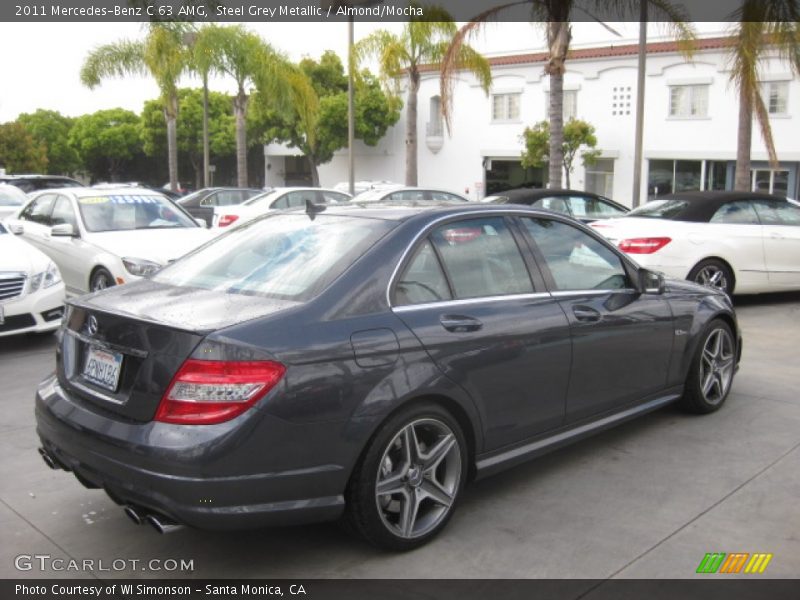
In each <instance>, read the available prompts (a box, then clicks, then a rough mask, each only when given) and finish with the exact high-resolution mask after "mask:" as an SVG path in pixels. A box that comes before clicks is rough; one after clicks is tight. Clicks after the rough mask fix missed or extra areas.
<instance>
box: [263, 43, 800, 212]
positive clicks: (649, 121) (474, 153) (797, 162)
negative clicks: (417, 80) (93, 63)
mask: <svg viewBox="0 0 800 600" xmlns="http://www.w3.org/2000/svg"><path fill="white" fill-rule="evenodd" d="M729 44H730V40H729V39H728V38H707V39H702V40H699V41H698V43H697V51H696V52H695V54H694V56H693V58H692V60H691V61H687V60H686V59H685V58H684V57H683V56H682V55H681V54H680V53H679V52H678V51H677V47H676V44H675V43H673V42H654V43H650V44H649V45H648V57H647V70H646V88H645V115H644V123H645V130H644V163H643V167H642V181H643V185H642V197H641V201H642V202H644V201H645V200H646V198H647V197H648V195H649V196H650V197H652V196H653V195H654V194H659V195H661V194H665V193H669V192H670V191H673V190H674V191H679V190H690V189H692V190H696V189H731V188H732V187H733V174H734V165H735V159H736V132H737V121H738V102H737V94H736V92H735V89H734V88H733V86H732V84H730V83H729V71H728V59H727V53H726V49H727V47H728V45H729ZM637 52H638V47H637V45H636V44H625V45H616V46H602V47H593V48H582V49H575V50H573V51H572V53H571V56H570V58H569V60H568V61H567V73H566V75H565V78H564V90H565V98H564V105H565V118H569V117H572V116H575V117H577V118H580V119H583V120H586V121H588V122H590V123H591V124H593V125H594V126H595V128H596V135H597V139H598V147H599V148H600V149H602V158H601V160H599V161H598V162H597V164H596V165H595V166H593V167H590V168H589V169H586V170H585V169H584V168H583V166H582V165H580V164H577V165H576V166H575V168H574V170H573V173H572V187H574V188H577V189H586V190H590V191H594V192H597V193H600V194H604V195H608V196H610V197H612V198H614V199H615V200H617V201H619V202H622V203H623V204H627V205H630V204H631V194H632V188H633V153H634V125H635V102H636V73H637V71H636V69H637ZM545 58H546V57H545V53H530V54H520V55H509V56H495V57H491V58H490V63H491V65H492V74H493V83H492V88H491V92H490V95H489V96H488V97H487V96H486V94H484V92H483V90H481V89H480V87H479V85H478V83H477V81H476V80H475V78H474V77H472V76H471V75H470V74H467V73H462V74H461V77H460V78H459V79H458V81H457V83H456V85H455V88H454V89H455V93H454V98H455V103H454V112H453V119H452V123H453V128H452V134H451V135H448V134H447V132H446V131H444V130H443V125H442V119H441V113H440V102H439V76H438V71H430V72H428V73H426V74H425V76H424V77H423V80H422V83H421V86H420V90H419V101H418V104H419V120H418V124H417V126H418V130H419V167H418V168H419V183H420V185H424V186H431V187H434V186H435V187H441V188H446V189H451V190H454V191H460V192H464V193H467V194H468V195H469V196H470V197H471V198H472V199H476V200H477V199H479V198H481V197H483V196H485V195H487V194H490V193H492V192H494V191H497V190H500V189H506V188H508V187H514V186H518V185H522V184H526V185H533V186H536V187H542V186H544V185H546V181H545V179H544V178H545V177H546V169H527V170H525V169H522V167H521V166H520V159H519V157H520V153H521V151H522V142H521V140H520V135H521V133H522V131H523V129H524V128H525V127H526V126H529V125H533V124H534V123H536V122H538V121H541V120H544V119H546V118H547V93H548V88H549V82H548V77H547V76H546V75H545V73H544V68H543V67H544V64H545ZM763 73H764V76H763V90H764V91H763V93H764V99H765V101H766V104H767V107H768V110H769V112H770V118H771V123H772V131H773V136H774V139H775V146H776V148H777V151H778V157H779V159H780V167H779V169H777V170H772V169H770V167H769V164H768V162H767V153H766V149H765V147H764V144H763V142H762V140H761V137H760V132H759V129H758V126H757V125H756V124H755V123H754V128H753V147H752V153H751V156H752V161H753V164H752V168H753V175H752V181H753V186H754V189H759V190H765V191H770V192H775V193H781V194H788V195H789V196H790V197H792V196H793V197H798V196H800V194H799V193H798V191H799V190H798V188H799V186H800V183H799V182H798V179H799V178H798V174H799V169H798V167H799V166H800V81H798V79H796V78H793V77H792V74H791V71H790V68H789V65H788V64H786V63H782V62H780V61H779V60H777V58H770V59H768V60H767V61H766V63H765V65H764V68H763ZM404 139H405V118H404V115H403V116H401V118H400V120H399V121H398V123H397V125H395V126H394V127H393V128H392V129H391V130H390V131H389V133H388V134H387V135H386V137H385V138H384V139H383V140H382V141H381V143H380V144H379V145H378V146H377V147H375V148H368V147H366V146H364V145H363V144H361V143H358V144H357V146H356V179H373V180H391V181H397V182H401V183H402V182H403V179H404V170H405V144H404ZM268 148H273V149H274V148H275V147H273V146H268V147H267V149H268ZM267 149H265V153H266V154H268V156H267V158H266V161H267V164H270V169H271V172H270V173H268V175H267V180H268V184H270V185H279V184H282V181H281V180H280V178H279V175H280V172H281V163H282V162H283V161H284V160H285V159H284V158H283V157H282V156H277V155H274V154H273V155H269V154H270V152H269V150H267ZM289 160H291V161H292V164H293V165H295V166H296V162H297V159H289ZM576 162H578V163H579V162H580V161H579V160H576ZM283 172H286V170H285V169H283ZM320 179H321V183H322V185H324V186H329V185H334V184H335V183H337V182H340V181H346V180H347V152H346V150H343V151H340V152H338V153H337V155H336V156H335V157H334V159H333V160H332V161H331V162H330V163H328V164H326V165H322V166H321V167H320ZM644 183H646V184H647V185H644Z"/></svg>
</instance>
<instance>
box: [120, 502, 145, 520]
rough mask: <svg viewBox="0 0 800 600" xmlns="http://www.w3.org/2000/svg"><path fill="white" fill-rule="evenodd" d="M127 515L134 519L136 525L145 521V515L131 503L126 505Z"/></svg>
mask: <svg viewBox="0 0 800 600" xmlns="http://www.w3.org/2000/svg"><path fill="white" fill-rule="evenodd" d="M123 510H124V512H125V515H126V516H127V517H128V518H129V519H130V520H131V521H133V522H134V523H135V524H136V525H141V524H142V523H144V517H143V516H142V515H141V513H139V511H138V510H136V508H135V507H133V506H131V505H130V504H129V505H128V506H126V507H125V508H124V509H123Z"/></svg>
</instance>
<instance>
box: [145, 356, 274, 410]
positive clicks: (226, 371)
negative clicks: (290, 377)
mask: <svg viewBox="0 0 800 600" xmlns="http://www.w3.org/2000/svg"><path fill="white" fill-rule="evenodd" d="M285 372H286V367H284V366H283V365H282V364H280V363H277V362H271V361H219V360H196V359H193V358H190V359H188V360H187V361H186V362H184V363H183V365H181V368H180V369H178V372H177V374H176V375H175V377H173V379H172V383H170V384H169V387H168V388H167V392H166V394H164V397H163V398H161V404H159V406H158V411H157V412H156V416H155V420H156V421H161V422H163V423H179V424H183V425H211V424H214V423H222V422H223V421H229V420H230V419H233V418H234V417H237V416H239V415H240V414H242V413H243V412H245V411H246V410H247V409H249V408H250V407H251V406H253V405H254V404H255V403H256V402H258V400H259V399H260V398H263V397H264V395H265V394H266V393H267V392H269V391H270V390H271V389H272V388H273V387H275V384H277V383H278V382H279V381H280V380H281V377H283V374H284V373H285Z"/></svg>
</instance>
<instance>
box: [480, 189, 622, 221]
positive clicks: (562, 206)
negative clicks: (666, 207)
mask: <svg viewBox="0 0 800 600" xmlns="http://www.w3.org/2000/svg"><path fill="white" fill-rule="evenodd" d="M483 201H484V202H488V203H490V204H526V205H528V206H533V207H535V208H546V209H547V210H552V211H555V212H558V213H561V214H564V215H569V216H570V217H573V218H574V219H578V220H580V221H583V222H584V223H591V222H592V221H597V220H599V219H611V218H613V217H624V216H625V213H627V212H628V210H630V209H628V208H626V207H625V206H623V205H622V204H619V203H617V202H614V201H613V200H611V199H609V198H606V197H605V196H598V195H597V194H593V193H591V192H580V191H577V190H537V189H532V188H518V189H514V190H506V191H505V192H499V193H497V194H495V195H494V196H487V197H486V198H484V200H483Z"/></svg>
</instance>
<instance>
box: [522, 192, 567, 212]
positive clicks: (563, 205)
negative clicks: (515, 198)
mask: <svg viewBox="0 0 800 600" xmlns="http://www.w3.org/2000/svg"><path fill="white" fill-rule="evenodd" d="M531 206H535V207H537V208H545V209H547V210H552V211H553V212H557V213H561V214H564V215H568V214H569V208H567V202H566V198H560V197H557V196H556V197H549V198H539V199H538V200H537V201H536V202H534V203H533V204H532V205H531Z"/></svg>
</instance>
